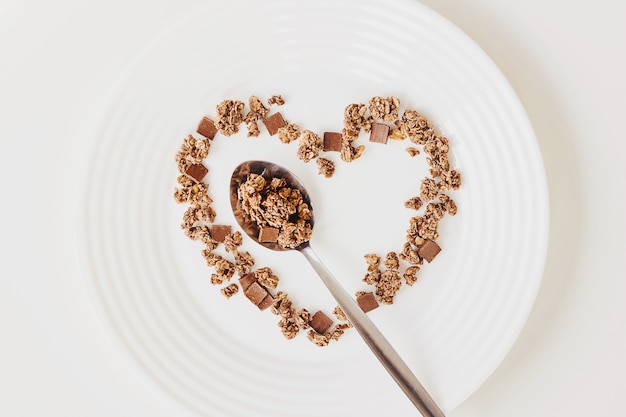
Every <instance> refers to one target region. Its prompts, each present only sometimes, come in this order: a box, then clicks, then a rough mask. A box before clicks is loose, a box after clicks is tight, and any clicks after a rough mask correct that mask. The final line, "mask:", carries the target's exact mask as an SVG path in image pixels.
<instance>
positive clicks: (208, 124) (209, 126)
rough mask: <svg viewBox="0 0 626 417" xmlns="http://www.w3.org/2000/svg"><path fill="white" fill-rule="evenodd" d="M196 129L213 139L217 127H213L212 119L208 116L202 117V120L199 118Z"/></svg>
mask: <svg viewBox="0 0 626 417" xmlns="http://www.w3.org/2000/svg"><path fill="white" fill-rule="evenodd" d="M196 131H197V132H198V133H200V134H201V135H202V136H204V137H206V138H209V139H213V138H214V137H215V134H216V133H217V128H216V127H215V123H213V120H211V119H209V118H208V117H203V118H202V120H200V123H199V124H198V129H196Z"/></svg>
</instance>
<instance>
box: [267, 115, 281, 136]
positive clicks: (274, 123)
mask: <svg viewBox="0 0 626 417" xmlns="http://www.w3.org/2000/svg"><path fill="white" fill-rule="evenodd" d="M263 124H264V125H265V128H266V129H267V131H268V132H269V134H270V135H272V136H273V135H275V134H276V132H278V129H280V128H281V127H285V126H286V123H285V120H284V119H283V116H281V114H280V113H274V114H272V115H271V116H269V117H267V118H265V119H264V120H263Z"/></svg>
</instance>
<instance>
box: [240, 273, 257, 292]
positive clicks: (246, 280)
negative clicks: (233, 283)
mask: <svg viewBox="0 0 626 417" xmlns="http://www.w3.org/2000/svg"><path fill="white" fill-rule="evenodd" d="M254 282H256V277H255V276H254V274H246V275H244V276H243V277H241V278H239V285H241V289H242V290H244V291H245V290H247V289H248V287H249V286H250V285H252V283H254Z"/></svg>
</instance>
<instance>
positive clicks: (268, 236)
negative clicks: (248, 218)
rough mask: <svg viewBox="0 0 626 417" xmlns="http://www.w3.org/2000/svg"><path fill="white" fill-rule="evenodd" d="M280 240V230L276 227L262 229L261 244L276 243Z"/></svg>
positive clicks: (260, 234)
mask: <svg viewBox="0 0 626 417" xmlns="http://www.w3.org/2000/svg"><path fill="white" fill-rule="evenodd" d="M277 240H278V229H277V228H275V227H262V228H261V230H259V242H276V241H277Z"/></svg>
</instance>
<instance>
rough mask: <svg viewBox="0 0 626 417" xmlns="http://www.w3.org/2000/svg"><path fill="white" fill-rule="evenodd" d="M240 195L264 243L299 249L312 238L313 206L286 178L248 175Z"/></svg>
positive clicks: (246, 211) (246, 214)
mask: <svg viewBox="0 0 626 417" xmlns="http://www.w3.org/2000/svg"><path fill="white" fill-rule="evenodd" d="M237 197H238V199H239V202H240V206H241V209H242V210H243V213H244V214H245V216H246V218H247V220H248V221H252V222H254V223H255V224H256V225H258V227H259V228H260V235H259V238H260V240H261V241H262V242H270V241H274V242H277V243H278V244H279V245H280V246H281V247H283V248H296V247H298V246H300V245H301V244H302V243H304V242H308V241H309V238H310V237H311V232H312V230H311V223H310V220H311V208H310V207H309V205H308V204H307V203H306V202H305V201H304V200H303V199H302V194H301V193H300V190H297V189H294V188H291V187H289V186H287V183H286V181H285V179H284V178H272V179H271V180H270V181H268V180H266V179H265V178H264V177H263V176H261V175H258V174H248V177H247V179H246V181H244V182H242V183H241V185H239V188H238V190H237ZM270 236H271V237H270Z"/></svg>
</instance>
